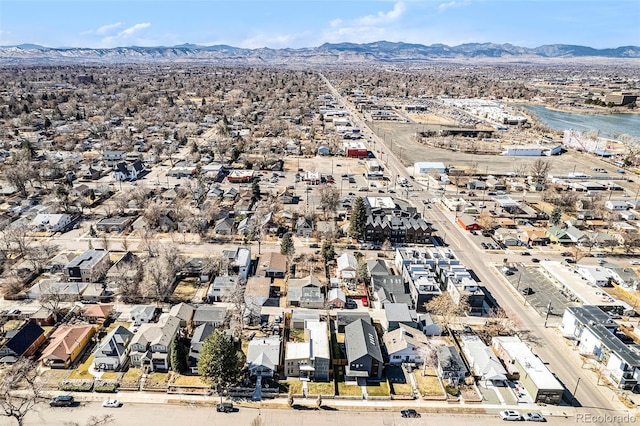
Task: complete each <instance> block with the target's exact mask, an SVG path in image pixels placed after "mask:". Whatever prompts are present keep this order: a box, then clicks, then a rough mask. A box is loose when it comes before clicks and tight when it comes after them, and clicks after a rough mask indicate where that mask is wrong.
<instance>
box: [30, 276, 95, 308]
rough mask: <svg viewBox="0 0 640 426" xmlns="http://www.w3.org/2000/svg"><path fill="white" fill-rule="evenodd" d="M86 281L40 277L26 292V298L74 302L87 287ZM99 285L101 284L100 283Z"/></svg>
mask: <svg viewBox="0 0 640 426" xmlns="http://www.w3.org/2000/svg"><path fill="white" fill-rule="evenodd" d="M87 286H88V283H83V282H79V281H76V282H52V281H51V280H50V279H46V278H45V279H42V280H40V281H39V282H36V283H35V284H34V285H33V286H32V287H31V288H30V289H29V290H27V292H26V296H27V298H28V299H38V300H43V299H47V298H55V299H56V300H60V301H64V302H75V301H78V300H80V297H81V296H82V294H83V293H84V291H85V290H86V289H87ZM100 286H101V285H100ZM101 287H102V286H101Z"/></svg>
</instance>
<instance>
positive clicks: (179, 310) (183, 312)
mask: <svg viewBox="0 0 640 426" xmlns="http://www.w3.org/2000/svg"><path fill="white" fill-rule="evenodd" d="M195 311H196V310H195V308H194V307H193V306H191V305H189V304H187V303H178V304H177V305H173V306H172V307H171V309H170V310H169V316H172V317H175V318H178V320H179V321H180V327H186V326H187V325H188V324H189V323H190V322H191V320H192V319H193V314H194V312H195Z"/></svg>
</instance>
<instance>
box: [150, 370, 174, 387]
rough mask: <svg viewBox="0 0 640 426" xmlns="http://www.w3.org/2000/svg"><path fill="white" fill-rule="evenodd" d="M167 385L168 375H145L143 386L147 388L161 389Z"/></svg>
mask: <svg viewBox="0 0 640 426" xmlns="http://www.w3.org/2000/svg"><path fill="white" fill-rule="evenodd" d="M168 384H169V373H151V374H149V375H147V378H146V380H145V382H144V386H145V387H148V388H163V387H165V386H167V385H168Z"/></svg>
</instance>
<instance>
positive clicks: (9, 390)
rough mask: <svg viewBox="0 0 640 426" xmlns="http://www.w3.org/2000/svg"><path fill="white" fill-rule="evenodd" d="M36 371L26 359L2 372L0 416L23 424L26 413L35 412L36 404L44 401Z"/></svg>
mask: <svg viewBox="0 0 640 426" xmlns="http://www.w3.org/2000/svg"><path fill="white" fill-rule="evenodd" d="M38 376H39V373H38V369H37V368H36V366H35V364H34V363H33V362H31V361H29V360H26V359H19V360H18V361H17V362H16V363H14V364H12V365H11V366H10V367H8V368H6V369H5V370H4V373H3V375H2V380H1V381H0V409H1V410H2V411H0V414H1V415H3V416H5V417H10V418H13V419H15V420H16V421H17V422H18V426H22V425H23V424H24V418H25V417H26V415H27V413H29V412H31V411H36V404H38V402H41V401H43V400H44V395H43V390H42V385H41V384H40V383H39V382H38V380H37V379H38Z"/></svg>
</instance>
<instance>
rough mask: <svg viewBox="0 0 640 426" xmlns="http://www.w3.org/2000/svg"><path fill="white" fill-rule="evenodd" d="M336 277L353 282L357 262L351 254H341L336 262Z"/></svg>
mask: <svg viewBox="0 0 640 426" xmlns="http://www.w3.org/2000/svg"><path fill="white" fill-rule="evenodd" d="M336 263H337V266H338V277H339V278H342V279H343V280H355V279H356V269H357V268H358V261H357V260H356V258H355V257H354V256H353V255H352V254H351V253H342V254H341V255H340V256H339V257H338V260H337V261H336Z"/></svg>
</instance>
